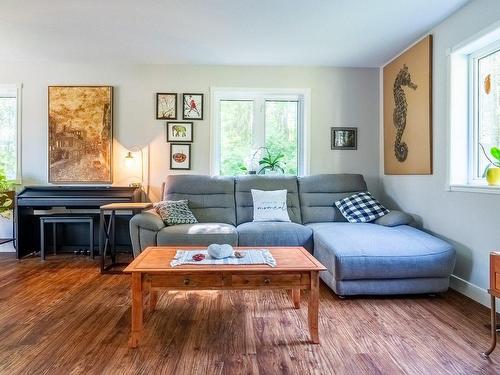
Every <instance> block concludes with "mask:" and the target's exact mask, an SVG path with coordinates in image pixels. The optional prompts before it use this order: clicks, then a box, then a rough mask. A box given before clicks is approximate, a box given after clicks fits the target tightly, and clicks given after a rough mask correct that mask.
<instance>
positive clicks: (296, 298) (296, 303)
mask: <svg viewBox="0 0 500 375" xmlns="http://www.w3.org/2000/svg"><path fill="white" fill-rule="evenodd" d="M292 299H293V307H294V308H296V309H300V289H292Z"/></svg>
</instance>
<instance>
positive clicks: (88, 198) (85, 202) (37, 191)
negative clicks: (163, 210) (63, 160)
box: [15, 186, 142, 259]
mask: <svg viewBox="0 0 500 375" xmlns="http://www.w3.org/2000/svg"><path fill="white" fill-rule="evenodd" d="M141 192H142V191H141V189H140V188H137V187H128V186H127V187H125V186H27V187H25V188H24V190H22V191H21V192H20V193H19V194H18V195H17V197H16V206H15V220H16V221H15V233H16V234H15V237H16V253H17V258H18V259H19V258H22V257H24V256H26V255H29V254H32V253H34V252H36V251H38V250H39V249H40V246H39V245H40V228H39V218H38V216H39V215H37V214H36V211H37V210H40V211H41V210H44V211H46V210H51V209H54V208H64V209H66V210H65V213H64V215H71V214H72V213H71V210H76V209H79V213H76V214H75V215H80V216H81V215H82V211H81V210H84V212H85V211H86V210H88V212H90V213H92V214H95V217H96V221H95V225H96V228H98V224H99V223H98V222H97V221H98V212H97V211H95V210H98V209H99V207H100V206H102V205H104V204H108V203H124V202H140V201H141V198H142V194H141ZM92 210H94V211H92ZM117 219H118V218H117ZM124 219H126V220H123V221H124V222H122V225H119V221H118V220H117V227H116V231H117V232H116V234H117V241H121V242H122V244H123V245H125V246H126V245H129V246H130V236H129V233H128V219H129V218H124ZM68 230H72V232H71V233H68V232H67V231H68ZM95 232H98V231H97V230H96V231H95ZM60 235H61V236H63V237H64V238H63V241H62V242H63V243H66V244H68V242H74V245H78V242H79V241H80V239H81V238H84V236H83V235H82V233H78V229H66V233H65V232H62V233H61V234H60ZM58 238H59V235H58ZM84 241H85V239H83V240H82V242H84ZM58 243H61V242H60V241H59V239H58ZM96 243H97V242H96ZM70 245H71V244H70Z"/></svg>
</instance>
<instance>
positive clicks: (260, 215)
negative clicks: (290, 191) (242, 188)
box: [251, 189, 290, 222]
mask: <svg viewBox="0 0 500 375" xmlns="http://www.w3.org/2000/svg"><path fill="white" fill-rule="evenodd" d="M251 192H252V201H253V221H254V222H257V221H286V222H290V217H289V216H288V210H287V208H286V190H267V191H264V190H256V189H252V190H251Z"/></svg>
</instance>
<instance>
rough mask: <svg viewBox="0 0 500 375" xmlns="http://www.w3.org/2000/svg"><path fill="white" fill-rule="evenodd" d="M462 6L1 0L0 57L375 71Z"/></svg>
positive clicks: (319, 0)
mask: <svg viewBox="0 0 500 375" xmlns="http://www.w3.org/2000/svg"><path fill="white" fill-rule="evenodd" d="M467 1H468V0H439V1H436V0H23V1H20V0H0V60H3V61H23V60H29V61H33V60H35V61H67V62H117V61H118V62H123V63H166V64H231V65H233V64H234V65H323V66H353V67H373V66H380V65H382V64H384V63H385V62H387V60H388V59H390V58H391V57H393V56H394V55H395V54H397V53H398V52H399V51H400V50H402V49H404V48H405V47H406V46H407V45H408V44H410V43H412V42H413V41H414V40H415V39H417V38H418V37H420V36H421V35H422V34H423V33H425V32H427V31H428V30H430V29H431V28H432V27H433V26H434V25H436V24H437V23H439V22H440V21H441V20H443V19H444V18H446V17H447V16H448V15H450V14H451V13H453V12H454V11H455V10H457V9H458V8H459V7H461V6H462V5H464V4H465V3H467Z"/></svg>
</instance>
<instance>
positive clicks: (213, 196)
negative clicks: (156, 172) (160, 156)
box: [162, 175, 236, 225]
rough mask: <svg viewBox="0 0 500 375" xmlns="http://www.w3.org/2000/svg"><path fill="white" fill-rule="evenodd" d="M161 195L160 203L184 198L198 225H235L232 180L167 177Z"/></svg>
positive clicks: (200, 177) (201, 177)
mask: <svg viewBox="0 0 500 375" xmlns="http://www.w3.org/2000/svg"><path fill="white" fill-rule="evenodd" d="M162 196H163V198H162V200H173V201H175V200H180V199H187V200H188V201H189V208H190V209H191V211H192V212H193V214H194V216H195V217H196V219H197V220H198V222H200V223H226V224H232V225H236V210H235V205H234V178H232V177H210V176H202V175H170V176H168V177H167V179H166V180H165V183H164V186H163V194H162Z"/></svg>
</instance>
